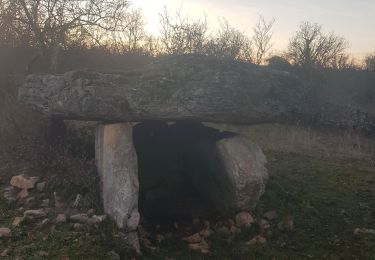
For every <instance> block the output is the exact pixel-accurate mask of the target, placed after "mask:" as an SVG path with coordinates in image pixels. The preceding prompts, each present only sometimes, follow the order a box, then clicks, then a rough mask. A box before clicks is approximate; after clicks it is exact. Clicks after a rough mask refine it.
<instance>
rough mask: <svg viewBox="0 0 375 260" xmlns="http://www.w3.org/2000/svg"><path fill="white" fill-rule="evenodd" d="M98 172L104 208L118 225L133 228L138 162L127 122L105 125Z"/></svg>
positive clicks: (136, 218) (136, 217) (130, 128)
mask: <svg viewBox="0 0 375 260" xmlns="http://www.w3.org/2000/svg"><path fill="white" fill-rule="evenodd" d="M101 133H102V135H103V136H101V137H97V138H96V140H102V149H101V150H100V151H99V152H100V153H101V154H99V155H97V158H101V159H100V162H99V164H98V167H99V172H100V173H101V182H102V195H103V204H104V211H105V212H106V213H107V214H108V215H109V216H110V217H111V218H113V219H114V220H115V222H116V223H117V225H118V227H120V228H126V229H128V230H130V231H135V230H136V229H137V226H138V223H139V218H140V216H139V212H138V190H139V183H138V165H137V156H136V152H135V148H134V145H133V135H132V126H131V124H128V123H121V124H111V125H105V126H104V127H103V131H102V132H101Z"/></svg>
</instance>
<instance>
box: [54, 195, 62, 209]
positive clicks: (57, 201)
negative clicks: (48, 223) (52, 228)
mask: <svg viewBox="0 0 375 260" xmlns="http://www.w3.org/2000/svg"><path fill="white" fill-rule="evenodd" d="M53 199H54V201H55V208H58V209H61V208H63V207H65V203H64V202H63V199H62V198H61V197H60V196H59V195H57V192H54V193H53Z"/></svg>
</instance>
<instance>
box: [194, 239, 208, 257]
mask: <svg viewBox="0 0 375 260" xmlns="http://www.w3.org/2000/svg"><path fill="white" fill-rule="evenodd" d="M189 248H190V249H191V250H194V251H198V252H201V253H203V254H207V253H209V252H210V251H209V249H210V246H209V245H208V243H207V242H206V240H204V239H202V240H201V241H200V242H199V243H191V244H189Z"/></svg>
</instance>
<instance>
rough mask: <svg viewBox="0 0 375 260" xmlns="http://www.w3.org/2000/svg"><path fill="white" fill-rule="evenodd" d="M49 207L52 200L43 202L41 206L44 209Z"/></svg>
mask: <svg viewBox="0 0 375 260" xmlns="http://www.w3.org/2000/svg"><path fill="white" fill-rule="evenodd" d="M49 205H50V200H49V199H44V200H42V204H41V207H42V208H48V207H49Z"/></svg>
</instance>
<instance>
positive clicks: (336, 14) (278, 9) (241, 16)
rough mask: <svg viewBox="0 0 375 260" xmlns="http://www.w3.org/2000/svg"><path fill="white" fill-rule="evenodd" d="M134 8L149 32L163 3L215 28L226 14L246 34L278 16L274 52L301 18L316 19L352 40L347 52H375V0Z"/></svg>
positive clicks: (196, 0) (173, 0) (236, 0)
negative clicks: (139, 11)
mask: <svg viewBox="0 0 375 260" xmlns="http://www.w3.org/2000/svg"><path fill="white" fill-rule="evenodd" d="M132 5H133V7H136V8H140V9H142V11H143V14H144V16H145V20H146V30H147V31H148V32H149V33H153V34H155V33H157V32H158V31H159V14H160V13H161V12H162V11H163V9H164V6H166V7H167V9H168V10H169V11H171V12H173V13H174V12H175V11H176V10H178V9H180V8H181V11H182V13H183V14H184V15H187V16H189V17H192V18H199V17H202V18H203V17H204V15H206V16H207V18H208V23H209V25H210V26H211V27H213V28H215V27H216V26H217V23H218V18H220V17H225V18H226V19H228V21H229V22H230V23H231V24H232V25H233V26H234V27H236V28H238V29H239V30H241V31H244V32H245V33H246V34H247V35H251V34H252V27H253V25H254V24H255V23H256V21H257V20H258V16H259V15H263V16H264V17H265V18H266V19H267V20H270V19H272V18H275V19H276V22H275V25H274V28H273V31H274V37H273V43H274V52H276V53H277V52H278V51H282V50H285V49H286V47H287V44H288V40H289V38H290V37H291V36H292V35H293V34H294V32H295V31H297V30H298V27H299V25H300V23H301V22H302V21H310V22H314V23H315V22H316V23H319V24H322V25H323V30H324V31H328V32H330V31H334V32H335V33H336V34H337V35H339V36H343V37H345V39H346V40H347V41H348V42H349V43H350V47H349V49H348V52H349V53H351V54H353V55H354V56H355V57H358V58H361V57H363V56H364V55H365V54H367V53H371V52H374V51H375V30H373V29H372V28H371V26H372V25H374V24H375V15H374V14H375V1H372V0H363V1H361V2H360V1H353V0H331V1H323V0H315V1H314V3H312V1H308V0H298V1H295V0H285V1H282V2H281V1H276V0H264V1H251V0H250V1H249V0H248V1H246V0H232V1H224V0H188V1H187V0H185V1H181V0H153V1H147V0H137V1H133V2H132Z"/></svg>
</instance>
